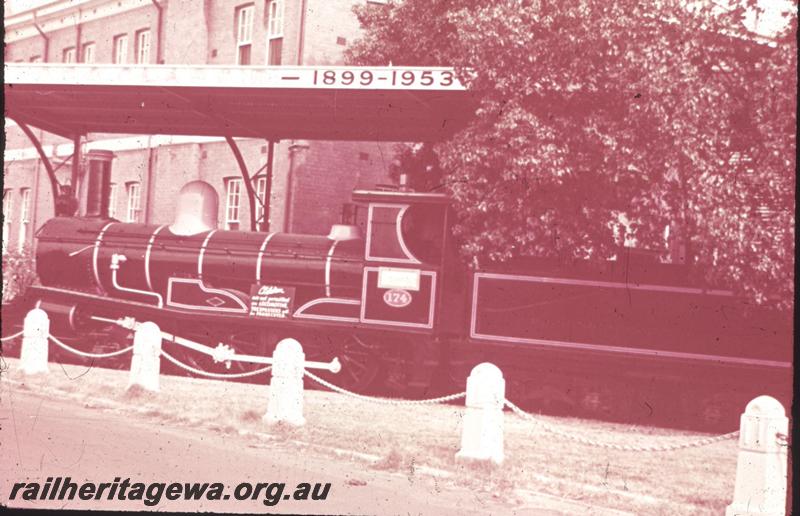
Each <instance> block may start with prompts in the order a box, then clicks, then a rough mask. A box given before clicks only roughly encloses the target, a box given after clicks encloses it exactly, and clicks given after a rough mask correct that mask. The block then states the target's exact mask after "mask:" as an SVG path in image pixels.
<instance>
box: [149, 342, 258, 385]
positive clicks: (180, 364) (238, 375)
mask: <svg viewBox="0 0 800 516" xmlns="http://www.w3.org/2000/svg"><path fill="white" fill-rule="evenodd" d="M161 354H162V355H163V356H164V358H166V359H167V360H169V361H170V362H172V363H173V364H175V365H176V366H178V367H180V368H181V369H184V370H186V371H189V372H191V373H194V374H199V375H201V376H208V377H209V378H221V379H234V378H247V377H248V376H255V375H258V374H261V373H266V372H267V371H269V370H270V369H272V366H267V367H262V368H261V369H257V370H255V371H248V372H246V373H210V372H208V371H203V370H202V369H197V368H194V367H192V366H190V365H188V364H184V363H183V362H181V361H180V360H178V359H177V358H175V357H173V356H172V355H170V354H169V353H167V352H166V351H164V350H163V349H162V350H161Z"/></svg>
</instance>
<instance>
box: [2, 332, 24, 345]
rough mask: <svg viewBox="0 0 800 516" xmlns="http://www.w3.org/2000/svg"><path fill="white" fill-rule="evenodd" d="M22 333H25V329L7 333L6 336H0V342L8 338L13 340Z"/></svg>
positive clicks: (6, 340)
mask: <svg viewBox="0 0 800 516" xmlns="http://www.w3.org/2000/svg"><path fill="white" fill-rule="evenodd" d="M23 333H25V330H20V331H18V332H17V333H14V334H13V335H9V336H8V337H0V342H8V341H9V340H14V339H16V338H17V337H20V336H22V334H23Z"/></svg>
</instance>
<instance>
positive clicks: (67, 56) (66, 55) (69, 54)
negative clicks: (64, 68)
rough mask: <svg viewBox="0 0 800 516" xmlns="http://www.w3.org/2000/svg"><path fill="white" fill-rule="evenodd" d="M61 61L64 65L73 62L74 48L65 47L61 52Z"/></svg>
mask: <svg viewBox="0 0 800 516" xmlns="http://www.w3.org/2000/svg"><path fill="white" fill-rule="evenodd" d="M61 61H62V62H64V63H74V62H75V47H67V48H65V49H64V50H63V51H62V52H61Z"/></svg>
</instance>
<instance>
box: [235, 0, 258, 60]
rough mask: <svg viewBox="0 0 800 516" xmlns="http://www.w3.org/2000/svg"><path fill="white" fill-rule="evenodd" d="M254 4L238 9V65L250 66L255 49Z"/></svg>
mask: <svg viewBox="0 0 800 516" xmlns="http://www.w3.org/2000/svg"><path fill="white" fill-rule="evenodd" d="M254 11H255V7H254V6H253V4H249V5H242V6H239V7H237V8H236V64H240V65H249V64H250V51H251V49H252V48H253V12H254Z"/></svg>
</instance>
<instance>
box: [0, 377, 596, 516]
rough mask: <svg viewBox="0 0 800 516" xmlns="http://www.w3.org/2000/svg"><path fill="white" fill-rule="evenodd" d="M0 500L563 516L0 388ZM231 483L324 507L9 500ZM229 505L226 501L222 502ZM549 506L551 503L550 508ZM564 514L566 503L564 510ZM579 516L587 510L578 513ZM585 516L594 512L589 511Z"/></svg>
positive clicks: (116, 506)
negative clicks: (19, 491) (47, 485)
mask: <svg viewBox="0 0 800 516" xmlns="http://www.w3.org/2000/svg"><path fill="white" fill-rule="evenodd" d="M0 387H3V388H0V453H2V461H1V462H0V503H2V504H3V505H8V506H11V507H29V508H33V507H37V508H67V509H112V510H155V509H158V510H166V511H191V512H194V511H212V512H252V513H260V514H265V513H294V514H302V513H315V514H319V513H327V514H403V515H415V514H437V515H451V514H452V515H459V516H464V515H470V514H563V513H567V512H572V511H569V510H565V506H563V505H562V506H561V507H559V509H560V510H554V504H553V503H552V500H551V501H549V502H546V503H545V504H539V503H536V502H534V503H533V504H531V505H524V506H521V505H516V506H514V505H509V504H507V503H504V502H503V500H502V499H497V498H495V497H493V496H491V495H490V494H486V493H477V492H473V491H471V490H469V489H467V488H463V487H458V486H452V485H443V484H444V482H442V481H438V480H435V479H434V478H433V477H420V476H418V475H417V476H414V477H409V476H407V475H402V474H399V473H389V472H384V471H378V470H374V469H370V468H368V467H367V466H365V465H359V464H356V463H353V462H349V461H347V460H344V459H341V460H339V459H332V458H326V457H318V456H309V455H308V454H297V453H292V451H291V450H288V449H287V447H285V446H284V447H283V449H282V447H281V444H280V443H279V442H278V443H270V444H265V445H248V444H246V443H243V442H242V441H240V440H239V439H237V437H225V436H221V435H215V434H210V433H203V431H202V430H197V431H195V430H191V429H185V428H173V427H169V426H165V425H160V424H157V423H152V422H149V421H146V420H138V419H136V417H135V416H124V415H119V414H113V413H108V412H104V411H99V410H94V409H88V408H85V407H83V406H80V405H78V404H77V403H76V402H74V401H59V400H53V399H45V398H43V397H40V396H37V395H35V394H33V393H28V392H25V391H20V390H14V389H10V388H9V387H8V384H7V385H6V386H0ZM56 476H64V477H66V476H69V477H71V478H72V481H73V482H78V483H82V482H85V481H91V482H95V483H100V482H112V481H113V480H114V478H115V477H121V478H122V479H125V478H130V479H131V482H145V483H147V482H166V483H172V482H222V483H224V484H226V485H227V486H229V487H228V488H227V489H228V491H227V492H231V491H232V490H233V488H234V487H235V486H236V485H238V484H239V483H240V482H252V483H253V484H255V483H258V482H270V483H273V482H285V483H286V486H287V487H286V491H285V492H292V490H293V488H294V486H295V485H296V484H298V483H300V482H310V483H315V482H321V483H327V482H330V483H331V488H330V492H329V495H328V498H327V499H326V500H324V501H311V500H309V501H295V500H282V501H281V502H279V503H278V504H277V505H275V506H273V507H267V506H265V505H264V504H263V497H259V499H257V500H248V501H237V500H234V499H229V500H219V501H213V500H189V501H187V500H175V501H169V500H166V499H162V501H161V502H160V503H159V504H158V505H157V506H156V507H146V506H144V505H143V503H142V501H136V500H123V501H119V500H113V501H108V500H90V501H82V500H73V501H58V500H54V501H35V502H32V501H25V500H20V499H19V496H18V497H17V499H15V500H10V501H9V499H8V497H9V493H10V489H11V486H12V485H13V484H14V483H15V482H40V483H44V482H45V479H46V477H56ZM231 498H233V497H231ZM555 505H556V506H558V505H559V504H555ZM567 507H568V504H567ZM581 512H583V513H585V512H586V511H581ZM590 512H593V511H590Z"/></svg>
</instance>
